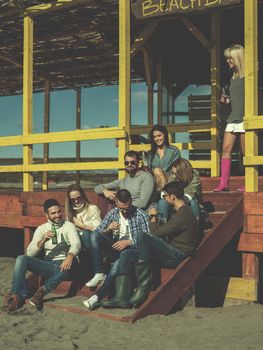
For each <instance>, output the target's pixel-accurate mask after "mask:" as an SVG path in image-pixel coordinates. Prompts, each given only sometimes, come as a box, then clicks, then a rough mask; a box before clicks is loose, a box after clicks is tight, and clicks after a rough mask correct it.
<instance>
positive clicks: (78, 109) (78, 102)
mask: <svg viewBox="0 0 263 350" xmlns="http://www.w3.org/2000/svg"><path fill="white" fill-rule="evenodd" d="M76 129H77V130H80V129H81V89H77V96H76ZM80 151H81V150H80V141H76V162H77V163H79V162H80ZM76 184H77V185H80V171H76Z"/></svg>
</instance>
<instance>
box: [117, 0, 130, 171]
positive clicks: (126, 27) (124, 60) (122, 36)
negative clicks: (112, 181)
mask: <svg viewBox="0 0 263 350" xmlns="http://www.w3.org/2000/svg"><path fill="white" fill-rule="evenodd" d="M130 64H131V63H130V1H129V0H122V1H119V127H120V128H124V129H125V130H126V132H127V135H128V137H127V139H119V140H118V147H119V161H120V162H122V161H123V157H124V154H125V152H126V151H127V150H128V147H129V137H130V124H131V76H130ZM123 176H124V171H123V170H120V171H119V177H123Z"/></svg>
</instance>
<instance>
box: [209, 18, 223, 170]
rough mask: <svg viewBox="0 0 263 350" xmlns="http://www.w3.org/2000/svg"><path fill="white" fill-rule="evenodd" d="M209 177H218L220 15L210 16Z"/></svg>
mask: <svg viewBox="0 0 263 350" xmlns="http://www.w3.org/2000/svg"><path fill="white" fill-rule="evenodd" d="M211 42H212V45H213V46H212V48H211V176H219V174H220V171H219V168H220V167H219V162H220V160H219V142H218V137H219V132H218V129H219V123H218V120H219V113H220V112H219V99H220V75H219V70H220V49H221V48H220V13H219V12H213V13H212V14H211Z"/></svg>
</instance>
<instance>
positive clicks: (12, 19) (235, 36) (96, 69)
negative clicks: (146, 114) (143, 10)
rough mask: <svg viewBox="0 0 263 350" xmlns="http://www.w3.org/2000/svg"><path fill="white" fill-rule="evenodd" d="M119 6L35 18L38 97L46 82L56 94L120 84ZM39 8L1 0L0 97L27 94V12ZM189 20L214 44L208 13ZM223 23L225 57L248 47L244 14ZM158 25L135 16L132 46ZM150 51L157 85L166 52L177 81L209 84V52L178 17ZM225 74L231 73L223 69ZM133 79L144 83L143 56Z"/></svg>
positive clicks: (95, 0) (97, 5)
mask: <svg viewBox="0 0 263 350" xmlns="http://www.w3.org/2000/svg"><path fill="white" fill-rule="evenodd" d="M49 2H52V1H49ZM53 2H54V3H56V0H53ZM118 2H119V1H118V0H87V1H86V2H85V3H84V2H83V3H81V2H80V3H79V4H78V5H75V6H73V7H70V8H65V9H60V10H58V11H56V12H50V13H46V14H41V15H37V16H35V17H34V71H35V73H34V91H41V90H43V88H44V80H45V79H49V80H50V81H51V83H52V88H53V89H65V88H70V87H71V88H78V87H90V86H97V85H109V84H114V83H117V82H118ZM260 2H261V1H260ZM40 3H45V2H44V1H36V0H31V1H30V0H0V71H1V74H0V95H12V94H18V93H21V91H22V61H23V11H24V9H25V8H28V7H30V6H34V5H37V4H40ZM261 10H262V6H261ZM261 10H260V11H261ZM188 18H189V19H190V20H191V21H192V22H193V23H194V24H195V25H196V26H197V28H199V29H200V30H201V31H202V33H203V34H204V35H205V36H206V37H207V39H208V40H209V39H210V16H209V13H205V14H199V15H190V16H189V17H188ZM221 19H222V29H221V32H222V34H221V37H222V40H221V41H222V42H221V47H222V51H223V49H224V48H225V47H227V45H230V44H232V43H233V42H240V43H242V42H243V8H242V7H240V6H237V7H236V8H232V9H229V10H228V9H224V11H221ZM157 20H158V19H150V20H136V19H135V18H134V17H133V15H131V23H132V28H131V43H133V42H134V39H135V38H136V37H137V36H138V35H139V33H141V32H142V31H143V30H144V28H146V27H147V25H149V23H153V22H154V21H157ZM260 25H262V24H260ZM259 33H260V30H259ZM147 49H148V51H149V52H150V54H151V55H152V56H153V57H154V60H153V61H154V62H153V63H154V75H153V80H156V57H157V56H158V55H159V54H160V53H161V52H162V53H163V54H164V62H165V67H166V70H167V72H166V74H167V75H168V76H169V77H170V78H171V79H172V80H173V81H175V82H178V81H188V82H189V83H197V84H201V83H209V77H210V56H209V52H208V51H207V50H205V49H204V48H203V47H202V45H201V44H200V43H199V42H198V41H197V40H196V38H194V37H193V35H192V34H191V33H190V32H189V31H188V30H187V29H186V27H185V26H183V24H182V23H181V22H180V21H178V19H177V18H176V16H171V17H170V18H168V20H167V19H165V20H164V21H162V22H161V23H160V25H159V26H158V28H157V30H155V32H154V34H153V35H152V36H151V38H150V39H149V40H148V42H147ZM224 66H225V64H224V62H222V67H224ZM222 72H226V71H224V70H223V68H222ZM132 79H134V80H144V79H145V69H144V63H143V55H142V53H141V52H139V53H138V54H137V55H136V56H135V57H134V58H133V60H132Z"/></svg>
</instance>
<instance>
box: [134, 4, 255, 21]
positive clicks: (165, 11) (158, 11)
mask: <svg viewBox="0 0 263 350" xmlns="http://www.w3.org/2000/svg"><path fill="white" fill-rule="evenodd" d="M250 1H252V0H250ZM240 3H241V0H137V1H136V2H134V3H133V4H132V12H133V15H134V16H135V17H136V18H138V19H143V18H150V17H157V16H167V15H175V14H178V13H179V14H187V13H190V12H196V11H205V10H210V9H216V8H220V7H223V6H231V5H236V4H240Z"/></svg>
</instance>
